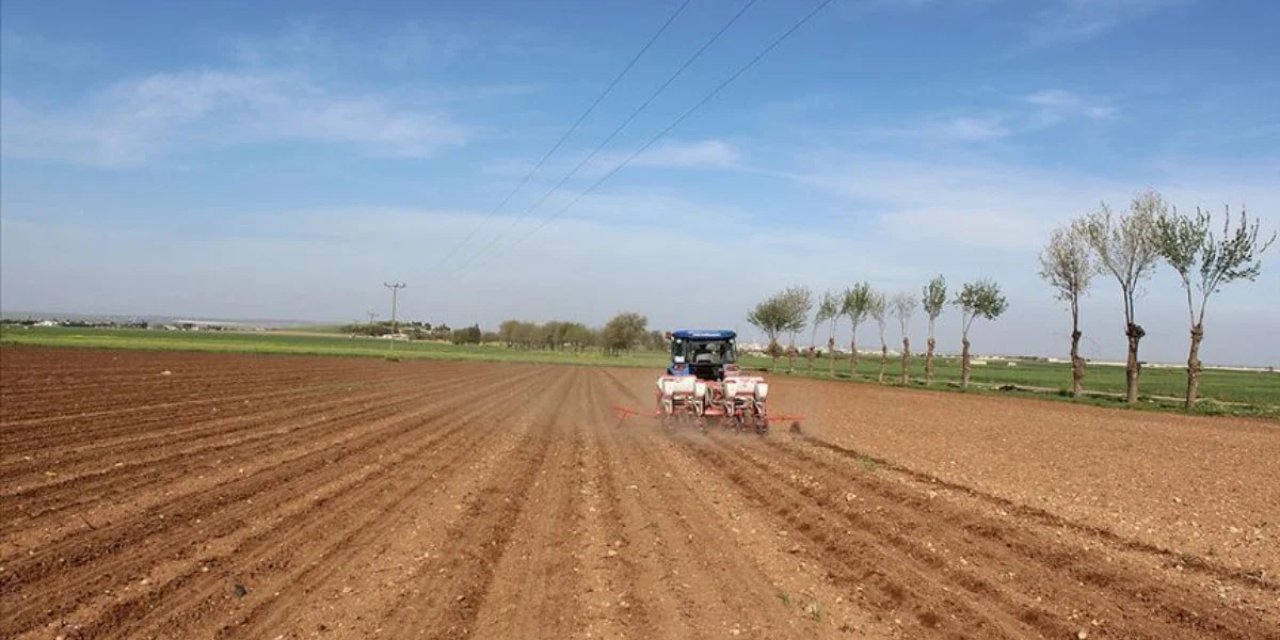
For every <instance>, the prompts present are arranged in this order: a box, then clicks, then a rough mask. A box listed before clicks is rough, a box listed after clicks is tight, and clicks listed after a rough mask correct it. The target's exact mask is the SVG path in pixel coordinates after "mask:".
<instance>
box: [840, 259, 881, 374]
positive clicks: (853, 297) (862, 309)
mask: <svg viewBox="0 0 1280 640" xmlns="http://www.w3.org/2000/svg"><path fill="white" fill-rule="evenodd" d="M872 297H873V292H872V290H871V285H870V284H867V283H866V282H859V283H858V284H855V285H853V287H852V288H850V289H845V290H844V300H842V301H841V303H840V312H841V313H842V314H844V315H846V316H849V321H850V322H851V323H852V324H853V326H852V327H850V330H849V377H850V378H856V377H857V376H858V326H859V325H861V324H862V321H864V320H866V319H867V313H868V312H870V311H871V298H872Z"/></svg>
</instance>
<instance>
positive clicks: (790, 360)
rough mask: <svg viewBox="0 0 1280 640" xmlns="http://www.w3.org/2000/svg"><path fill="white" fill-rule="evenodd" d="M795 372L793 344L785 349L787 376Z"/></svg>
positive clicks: (794, 348)
mask: <svg viewBox="0 0 1280 640" xmlns="http://www.w3.org/2000/svg"><path fill="white" fill-rule="evenodd" d="M795 372H796V346H795V345H794V344H793V345H791V346H789V347H787V375H791V374H793V373H795Z"/></svg>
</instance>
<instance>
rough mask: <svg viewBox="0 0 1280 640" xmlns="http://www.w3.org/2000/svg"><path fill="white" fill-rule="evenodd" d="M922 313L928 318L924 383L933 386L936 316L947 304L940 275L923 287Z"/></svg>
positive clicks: (944, 281)
mask: <svg viewBox="0 0 1280 640" xmlns="http://www.w3.org/2000/svg"><path fill="white" fill-rule="evenodd" d="M923 301H924V312H925V313H926V314H928V316H929V344H928V352H927V353H926V354H925V356H924V381H925V384H933V349H934V346H936V345H937V342H936V341H935V340H934V338H935V336H936V333H937V331H936V330H937V325H938V316H940V315H942V309H943V307H945V306H946V304H947V280H946V278H943V277H942V275H941V274H939V275H938V277H936V278H934V279H932V280H930V281H929V284H927V285H925V286H924V298H923Z"/></svg>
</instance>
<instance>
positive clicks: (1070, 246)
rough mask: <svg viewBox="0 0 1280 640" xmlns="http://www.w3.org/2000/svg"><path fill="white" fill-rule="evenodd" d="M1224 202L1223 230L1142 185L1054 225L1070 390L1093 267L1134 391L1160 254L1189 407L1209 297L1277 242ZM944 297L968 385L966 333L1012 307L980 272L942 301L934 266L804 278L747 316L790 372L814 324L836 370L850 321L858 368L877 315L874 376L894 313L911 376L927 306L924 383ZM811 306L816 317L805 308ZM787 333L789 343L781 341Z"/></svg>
mask: <svg viewBox="0 0 1280 640" xmlns="http://www.w3.org/2000/svg"><path fill="white" fill-rule="evenodd" d="M1232 219H1233V217H1232V216H1231V212H1230V209H1227V210H1226V213H1225V214H1224V215H1223V218H1222V221H1221V232H1220V233H1215V231H1214V230H1215V229H1217V228H1219V225H1217V224H1216V223H1215V221H1214V219H1213V216H1212V215H1211V214H1210V213H1209V212H1208V211H1205V210H1201V209H1199V208H1197V209H1196V211H1195V213H1194V214H1184V213H1180V212H1179V211H1178V210H1177V209H1176V208H1173V207H1170V206H1169V205H1168V204H1166V203H1165V201H1164V199H1163V198H1162V197H1161V196H1160V194H1159V193H1157V192H1155V191H1147V192H1145V193H1141V194H1138V195H1137V196H1135V197H1134V198H1133V199H1132V201H1131V202H1130V204H1129V209H1128V211H1127V212H1124V213H1120V214H1116V213H1114V212H1113V211H1112V210H1111V208H1110V207H1109V206H1108V205H1107V204H1106V203H1105V202H1104V203H1102V205H1101V206H1100V208H1098V209H1097V210H1095V211H1091V212H1088V213H1086V214H1084V215H1083V216H1081V217H1080V218H1078V219H1075V220H1072V221H1071V222H1069V223H1068V224H1067V225H1065V226H1063V227H1060V228H1058V229H1055V230H1054V231H1053V233H1052V235H1051V236H1050V238H1049V242H1048V244H1047V245H1046V246H1045V247H1044V250H1043V251H1041V252H1040V255H1039V262H1040V276H1041V277H1042V278H1043V279H1044V280H1045V281H1046V282H1047V283H1048V284H1049V285H1050V286H1051V287H1052V288H1053V289H1054V295H1055V297H1057V298H1058V299H1059V300H1061V301H1063V302H1065V303H1066V306H1067V309H1068V311H1069V312H1070V317H1071V334H1070V335H1071V343H1070V351H1069V352H1070V358H1071V378H1072V396H1073V397H1079V396H1080V395H1081V394H1082V393H1083V392H1084V380H1085V360H1084V358H1083V357H1081V356H1080V339H1081V337H1082V335H1083V334H1082V333H1081V330H1080V299H1081V297H1082V296H1084V295H1086V294H1087V293H1088V291H1089V289H1090V286H1091V284H1092V281H1093V278H1094V276H1097V275H1102V274H1110V275H1111V276H1113V277H1114V279H1115V281H1116V282H1117V284H1119V288H1120V298H1121V302H1122V303H1123V306H1124V323H1125V324H1124V327H1123V329H1124V332H1123V333H1124V336H1125V339H1126V343H1127V358H1126V362H1125V380H1126V400H1127V401H1128V402H1129V403H1135V402H1137V401H1138V398H1139V391H1138V383H1139V377H1140V375H1141V371H1142V365H1141V361H1140V360H1139V359H1138V347H1139V344H1140V342H1141V340H1142V338H1143V336H1145V335H1146V331H1145V330H1144V329H1143V328H1142V325H1141V324H1140V323H1139V322H1138V315H1137V305H1136V301H1137V298H1138V295H1139V292H1140V286H1141V283H1142V282H1143V281H1145V280H1146V279H1147V278H1149V277H1150V276H1151V275H1152V274H1153V273H1154V271H1155V269H1156V267H1157V266H1158V265H1159V264H1160V263H1162V262H1163V263H1164V264H1166V265H1168V266H1169V267H1170V268H1172V269H1173V270H1174V271H1175V272H1176V273H1177V274H1178V277H1179V279H1180V281H1181V287H1182V290H1183V293H1184V294H1185V295H1186V299H1187V313H1188V318H1189V324H1190V345H1189V353H1188V356H1187V367H1186V371H1187V389H1186V399H1185V406H1186V408H1188V409H1190V408H1191V407H1193V406H1194V405H1195V403H1196V401H1197V400H1198V397H1199V386H1200V376H1201V371H1202V369H1203V366H1202V363H1201V362H1200V355H1199V354H1200V344H1201V341H1202V340H1203V339H1204V318H1205V307H1206V306H1207V304H1208V301H1209V298H1210V297H1211V296H1212V295H1213V294H1214V293H1217V292H1218V291H1219V290H1221V288H1222V287H1223V286H1225V285H1227V284H1229V283H1231V282H1236V281H1252V280H1255V279H1256V278H1257V276H1258V275H1259V273H1261V268H1262V263H1261V260H1260V256H1261V255H1262V254H1263V253H1265V252H1266V251H1267V249H1268V248H1270V247H1271V245H1272V244H1273V243H1274V241H1275V239H1276V234H1275V233H1272V234H1271V236H1270V237H1266V236H1262V235H1260V231H1261V225H1260V222H1259V221H1258V219H1257V218H1255V219H1253V221H1252V222H1250V220H1249V218H1248V216H1247V214H1246V213H1245V212H1244V211H1241V212H1240V215H1239V217H1238V222H1237V223H1236V224H1234V225H1233V224H1232ZM948 304H949V305H950V306H952V307H954V308H955V309H956V310H958V311H959V312H960V316H961V318H960V320H961V322H960V344H961V356H960V357H961V380H960V384H961V386H963V387H967V386H968V385H969V380H970V374H971V372H972V362H971V358H970V347H971V345H970V342H969V332H970V328H971V327H972V326H973V323H974V322H975V321H977V320H978V319H984V320H995V319H997V318H998V317H1000V315H1001V314H1003V313H1004V312H1005V311H1006V310H1007V309H1008V301H1007V300H1006V298H1005V296H1004V295H1003V294H1001V292H1000V286H999V285H998V284H997V283H996V282H995V281H994V280H991V279H987V278H983V279H978V280H975V281H973V282H967V283H964V284H963V285H962V286H961V288H960V290H959V291H958V292H956V294H955V296H954V297H953V298H951V299H950V300H948V298H947V283H946V280H945V279H944V278H943V276H941V275H939V276H937V277H936V278H933V279H932V280H930V281H929V282H928V283H926V284H925V285H924V287H923V289H922V291H921V295H920V296H919V297H917V296H916V295H914V294H911V293H894V294H890V293H888V292H884V291H879V290H876V289H874V288H873V287H872V286H871V284H870V283H868V282H859V283H857V284H855V285H853V286H851V287H849V288H847V289H844V290H842V291H828V292H825V293H823V294H822V295H821V296H820V297H815V296H814V294H813V291H812V290H810V289H809V288H808V287H803V286H794V287H789V288H787V289H785V290H783V291H780V292H778V293H776V294H774V295H772V296H770V297H768V298H766V299H765V300H763V301H761V302H760V303H759V304H757V305H756V306H755V308H753V309H752V310H751V311H750V313H748V314H747V321H748V322H750V323H751V324H752V325H753V326H755V327H756V328H758V329H759V330H760V331H761V332H762V333H764V335H765V337H766V338H767V339H768V341H769V346H768V354H769V355H770V356H771V358H772V363H773V367H774V368H776V366H777V359H778V357H779V356H780V355H782V354H784V353H785V354H786V355H787V356H788V371H789V372H794V370H795V360H796V358H797V356H798V355H799V354H800V350H799V349H797V347H796V338H797V335H798V334H800V333H801V332H803V331H804V330H805V329H806V328H809V329H810V340H809V347H808V349H807V350H805V355H806V356H807V359H808V362H809V371H810V372H812V370H813V367H814V361H815V360H816V358H817V355H818V349H817V348H816V343H817V335H818V332H819V331H820V330H821V329H822V328H824V327H825V328H826V334H827V348H826V354H827V366H828V372H829V374H830V375H832V376H834V375H835V358H836V344H835V336H836V333H837V329H838V326H839V324H840V322H841V321H842V320H844V319H847V320H848V323H849V325H850V335H851V338H850V341H849V352H848V358H849V364H850V367H851V370H852V371H857V370H858V362H859V351H858V331H859V329H860V328H861V327H863V326H864V325H867V324H874V325H875V327H876V330H877V334H878V337H879V344H880V370H879V374H878V380H879V381H881V382H883V381H884V379H885V372H886V366H887V364H888V353H889V346H888V339H887V336H886V331H887V328H888V326H889V324H890V322H896V323H897V325H898V328H899V330H900V331H901V340H902V350H901V381H902V382H903V383H909V382H910V381H911V376H912V371H911V339H910V336H909V328H910V323H911V318H912V316H913V315H914V314H915V312H916V310H917V309H918V308H923V309H924V313H925V315H926V316H927V318H928V326H929V333H928V342H927V343H926V352H925V365H924V367H925V373H924V376H925V383H926V384H933V381H934V350H935V348H936V345H937V339H936V338H937V334H936V329H937V320H938V317H939V316H941V315H942V313H943V312H944V310H945V309H946V307H947V306H948ZM810 314H812V316H811V315H810ZM783 338H787V341H788V346H787V347H786V348H785V349H784V348H783V347H782V346H781V339H783Z"/></svg>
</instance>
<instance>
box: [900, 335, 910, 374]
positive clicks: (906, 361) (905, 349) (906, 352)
mask: <svg viewBox="0 0 1280 640" xmlns="http://www.w3.org/2000/svg"><path fill="white" fill-rule="evenodd" d="M902 384H911V338H903V339H902Z"/></svg>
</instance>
